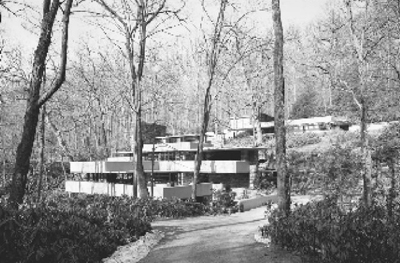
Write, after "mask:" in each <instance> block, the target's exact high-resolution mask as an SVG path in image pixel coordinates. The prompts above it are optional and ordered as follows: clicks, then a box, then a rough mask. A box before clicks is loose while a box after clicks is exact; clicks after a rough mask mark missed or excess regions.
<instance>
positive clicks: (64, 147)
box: [45, 114, 76, 162]
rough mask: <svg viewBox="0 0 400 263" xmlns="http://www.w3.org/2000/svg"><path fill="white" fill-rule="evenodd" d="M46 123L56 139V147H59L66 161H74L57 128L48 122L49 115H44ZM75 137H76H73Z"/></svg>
mask: <svg viewBox="0 0 400 263" xmlns="http://www.w3.org/2000/svg"><path fill="white" fill-rule="evenodd" d="M45 117H46V123H47V124H49V126H50V128H51V129H52V130H53V133H54V135H55V136H56V138H57V142H58V145H59V146H60V147H61V149H62V151H63V152H64V154H65V155H66V156H67V157H68V160H69V161H70V162H72V161H73V160H74V157H73V156H72V154H71V152H70V151H69V150H68V148H67V143H66V141H65V140H64V138H63V137H62V134H61V132H60V130H59V129H58V128H57V126H56V125H55V124H54V123H53V122H52V121H51V120H50V118H49V115H48V114H46V116H45ZM75 137H76V136H75Z"/></svg>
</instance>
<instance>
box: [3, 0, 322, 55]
mask: <svg viewBox="0 0 400 263" xmlns="http://www.w3.org/2000/svg"><path fill="white" fill-rule="evenodd" d="M21 1H22V2H23V1H28V2H30V1H29V0H21ZM36 1H37V4H38V6H40V4H41V3H42V1H38V0H35V2H36ZM185 1H187V3H188V4H187V5H186V7H187V9H186V10H185V13H187V14H188V16H189V18H190V19H191V20H194V21H196V20H197V21H199V17H200V16H201V13H202V9H201V8H200V5H199V2H200V0H185ZM241 1H249V2H250V1H258V2H259V3H265V2H268V0H241ZM328 1H329V0H281V11H282V22H283V26H284V27H288V26H290V25H294V26H299V27H302V28H304V27H305V26H306V25H307V24H309V23H311V22H313V21H315V20H317V19H319V18H321V17H322V16H323V15H324V13H325V12H324V8H325V7H326V3H327V2H328ZM239 2H240V1H239ZM245 3H246V2H245ZM242 5H243V4H242ZM244 6H246V5H245V4H244ZM39 10H40V9H39ZM2 15H3V17H2V20H3V21H2V23H1V25H0V28H1V30H2V31H0V34H2V37H1V38H2V39H3V40H4V41H5V44H6V47H7V45H8V46H19V47H20V48H22V50H23V52H24V53H25V54H32V53H33V50H34V48H35V47H36V45H37V40H38V37H37V36H35V35H34V34H33V33H30V32H29V31H27V30H26V29H24V27H23V25H24V24H25V25H28V26H29V23H28V22H27V21H26V18H25V19H22V18H16V17H14V16H13V15H11V14H7V13H6V12H5V11H4V10H3V11H2ZM36 16H38V14H36ZM34 17H35V14H33V15H31V16H29V19H31V20H33V21H34V20H35V19H34ZM255 17H256V20H258V22H256V23H257V25H261V26H263V25H266V26H267V25H271V24H272V15H271V13H270V12H260V13H258V14H256V15H255ZM77 18H78V17H74V16H73V17H71V20H70V21H71V23H70V50H72V51H74V50H76V49H77V48H78V47H79V44H81V43H82V41H83V40H87V39H96V44H101V39H104V36H103V35H102V33H101V32H99V31H97V32H96V30H94V29H93V27H90V26H88V25H86V24H85V23H84V22H82V20H81V19H77ZM264 21H265V22H264ZM195 23H196V22H195ZM191 28H194V27H191ZM179 32H187V30H185V29H182V28H181V29H180V30H179Z"/></svg>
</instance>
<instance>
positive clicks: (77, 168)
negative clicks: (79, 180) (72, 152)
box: [70, 161, 107, 173]
mask: <svg viewBox="0 0 400 263" xmlns="http://www.w3.org/2000/svg"><path fill="white" fill-rule="evenodd" d="M70 165H71V168H70V169H71V173H107V171H106V169H105V165H104V162H103V161H95V162H71V163H70Z"/></svg>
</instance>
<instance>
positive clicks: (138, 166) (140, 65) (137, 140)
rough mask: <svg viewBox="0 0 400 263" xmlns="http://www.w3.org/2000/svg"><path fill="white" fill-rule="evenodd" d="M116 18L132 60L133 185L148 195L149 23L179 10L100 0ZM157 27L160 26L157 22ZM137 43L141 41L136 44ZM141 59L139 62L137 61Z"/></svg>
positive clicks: (148, 0)
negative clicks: (144, 101) (144, 106)
mask: <svg viewBox="0 0 400 263" xmlns="http://www.w3.org/2000/svg"><path fill="white" fill-rule="evenodd" d="M97 3H99V4H100V5H101V6H102V7H103V8H104V9H105V10H106V12H107V14H108V15H109V16H110V17H111V18H113V20H114V21H115V22H116V26H117V28H118V30H119V31H120V33H122V34H123V35H124V38H125V43H124V44H125V48H124V49H125V50H124V53H125V57H126V59H127V62H128V64H129V74H130V88H131V92H132V93H131V94H132V96H131V102H130V104H131V105H130V106H131V109H132V111H133V117H132V122H133V124H134V125H133V130H132V139H131V150H132V151H133V167H134V168H133V170H134V179H133V184H134V186H133V189H134V196H138V192H137V191H138V190H139V196H140V197H147V195H148V194H147V180H146V175H145V173H144V170H143V162H142V148H143V140H142V91H143V87H142V86H143V82H142V79H143V73H144V70H145V67H144V65H145V60H146V43H147V40H148V38H149V37H150V35H151V34H149V32H148V30H149V25H150V24H151V23H153V22H154V21H155V19H156V18H157V17H158V16H160V15H161V14H167V15H168V16H171V15H172V16H176V15H177V13H178V12H179V11H171V10H167V8H166V0H162V1H154V0H137V1H117V2H114V5H113V6H112V5H110V4H108V3H106V1H104V0H97ZM156 27H157V26H156ZM136 43H138V44H137V45H136ZM136 60H137V62H136Z"/></svg>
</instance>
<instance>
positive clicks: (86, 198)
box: [0, 193, 209, 263]
mask: <svg viewBox="0 0 400 263" xmlns="http://www.w3.org/2000/svg"><path fill="white" fill-rule="evenodd" d="M208 211H209V210H208V208H207V207H206V206H205V205H203V204H199V203H195V202H192V201H181V200H153V199H134V198H130V197H109V196H103V195H94V196H90V195H83V194H79V195H74V196H73V197H69V196H68V195H67V194H65V193H54V194H49V195H47V196H46V197H45V198H44V201H43V202H42V203H41V204H39V205H36V204H35V203H33V202H31V200H29V198H28V199H27V200H26V201H25V203H24V205H22V206H21V207H20V208H19V209H18V211H12V210H10V209H8V208H7V207H6V206H4V202H3V203H1V202H0V244H1V246H0V259H1V262H2V263H3V262H4V263H13V262H32V263H34V262H35V263H36V262H100V261H101V259H102V258H105V257H108V256H110V255H111V254H112V253H113V252H114V251H115V250H116V249H117V247H118V246H121V245H125V244H127V243H129V242H132V241H135V240H137V238H139V237H140V236H142V235H144V234H145V233H146V232H148V231H150V230H151V225H150V222H151V221H152V220H154V219H156V218H158V217H174V218H176V217H187V216H196V215H203V214H205V213H207V212H208Z"/></svg>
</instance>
